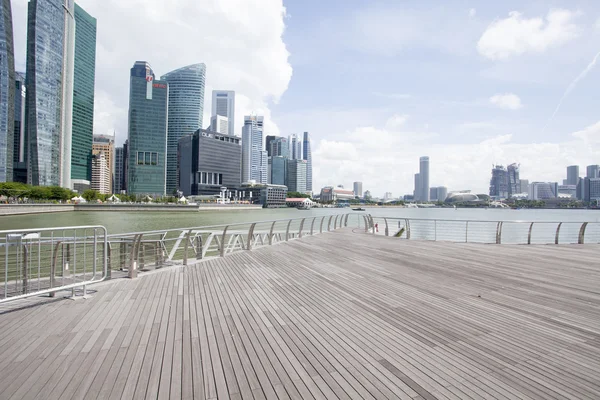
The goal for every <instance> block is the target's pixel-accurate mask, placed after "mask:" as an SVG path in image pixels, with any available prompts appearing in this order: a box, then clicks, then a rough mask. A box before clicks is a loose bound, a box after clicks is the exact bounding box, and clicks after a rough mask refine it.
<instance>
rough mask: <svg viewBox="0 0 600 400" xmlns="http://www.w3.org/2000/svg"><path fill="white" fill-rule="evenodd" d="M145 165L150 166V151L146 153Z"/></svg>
mask: <svg viewBox="0 0 600 400" xmlns="http://www.w3.org/2000/svg"><path fill="white" fill-rule="evenodd" d="M144 164H146V165H150V152H149V151H147V152H146V153H144Z"/></svg>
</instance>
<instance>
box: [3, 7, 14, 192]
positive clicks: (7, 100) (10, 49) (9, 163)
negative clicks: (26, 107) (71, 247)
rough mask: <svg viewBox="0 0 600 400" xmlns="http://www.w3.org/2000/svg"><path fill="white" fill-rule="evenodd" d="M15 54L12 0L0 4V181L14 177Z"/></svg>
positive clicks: (10, 179) (6, 180) (8, 180)
mask: <svg viewBox="0 0 600 400" xmlns="http://www.w3.org/2000/svg"><path fill="white" fill-rule="evenodd" d="M14 81H15V56H14V44H13V29H12V12H11V7H10V0H2V4H0V182H10V181H12V179H13V162H14V161H13V158H14V157H13V151H14V143H13V141H14V123H15V83H14Z"/></svg>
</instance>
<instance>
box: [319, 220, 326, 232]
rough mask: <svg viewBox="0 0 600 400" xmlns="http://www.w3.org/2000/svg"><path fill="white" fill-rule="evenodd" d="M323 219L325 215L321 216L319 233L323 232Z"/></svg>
mask: <svg viewBox="0 0 600 400" xmlns="http://www.w3.org/2000/svg"><path fill="white" fill-rule="evenodd" d="M324 221H325V217H324V216H323V217H321V228H320V229H319V233H323V222H324Z"/></svg>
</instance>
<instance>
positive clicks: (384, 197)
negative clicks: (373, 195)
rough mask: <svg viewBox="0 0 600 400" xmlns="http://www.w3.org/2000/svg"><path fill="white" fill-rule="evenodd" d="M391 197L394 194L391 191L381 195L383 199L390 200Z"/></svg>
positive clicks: (392, 197)
mask: <svg viewBox="0 0 600 400" xmlns="http://www.w3.org/2000/svg"><path fill="white" fill-rule="evenodd" d="M393 199H394V196H393V195H392V192H385V194H384V195H383V201H390V200H393Z"/></svg>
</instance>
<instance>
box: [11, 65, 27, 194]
mask: <svg viewBox="0 0 600 400" xmlns="http://www.w3.org/2000/svg"><path fill="white" fill-rule="evenodd" d="M25 96H26V90H25V74H24V73H21V72H16V73H15V112H14V114H15V123H14V130H13V132H14V135H13V143H14V146H13V181H14V182H21V183H27V158H26V156H25V154H26V153H25V149H26V146H25V145H26V140H25Z"/></svg>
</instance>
